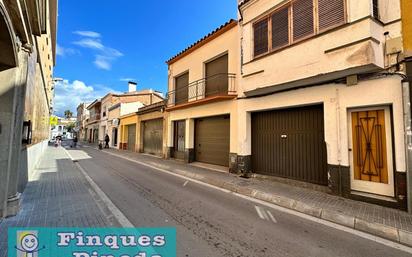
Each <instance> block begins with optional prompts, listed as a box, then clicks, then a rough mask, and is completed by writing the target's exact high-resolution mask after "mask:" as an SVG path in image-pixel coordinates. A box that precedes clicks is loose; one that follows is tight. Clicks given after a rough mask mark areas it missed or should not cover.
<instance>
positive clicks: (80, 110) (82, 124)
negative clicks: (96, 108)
mask: <svg viewBox="0 0 412 257" xmlns="http://www.w3.org/2000/svg"><path fill="white" fill-rule="evenodd" d="M88 105H89V104H88V103H81V104H79V106H77V123H76V131H77V138H78V140H80V141H87V123H86V122H87V120H88V119H89V116H90V113H89V110H87V106H88Z"/></svg>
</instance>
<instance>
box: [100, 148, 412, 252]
mask: <svg viewBox="0 0 412 257" xmlns="http://www.w3.org/2000/svg"><path fill="white" fill-rule="evenodd" d="M103 152H106V151H103ZM107 153H108V154H110V153H109V152H107ZM116 155H117V156H119V157H123V158H130V157H127V156H120V155H118V154H116ZM150 165H152V166H154V167H158V168H162V169H166V170H169V171H170V172H173V173H176V174H179V175H181V176H184V177H187V178H190V179H194V180H197V181H200V182H203V183H206V184H209V185H212V186H215V187H219V188H222V189H225V190H228V191H231V192H234V193H238V194H241V195H244V196H248V197H252V198H255V199H258V200H261V201H265V202H269V203H272V204H275V205H278V206H280V207H284V208H287V209H290V210H294V211H297V212H300V213H303V214H306V215H309V216H312V217H315V218H319V219H321V220H325V221H329V222H333V223H335V224H339V225H342V226H345V227H348V228H351V229H355V230H358V231H361V232H365V233H368V234H371V235H374V236H377V237H381V238H384V239H388V240H391V241H393V242H396V243H400V244H403V245H406V246H409V247H412V232H408V231H405V230H402V229H398V228H394V227H390V226H386V225H384V224H380V223H375V222H370V221H367V220H364V219H360V218H357V217H355V216H351V215H347V214H344V213H340V212H336V211H331V210H328V209H323V208H320V207H316V206H311V205H308V204H306V203H304V202H300V201H296V200H294V199H290V198H287V197H284V196H279V195H274V194H269V193H266V192H264V191H260V190H256V189H251V188H248V187H244V186H239V185H237V184H234V183H232V182H222V181H219V180H215V179H211V178H208V177H204V176H202V175H199V174H196V173H193V172H188V171H184V170H176V169H173V168H170V166H168V165H157V164H155V163H151V164H150Z"/></svg>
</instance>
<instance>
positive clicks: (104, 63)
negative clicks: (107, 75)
mask: <svg viewBox="0 0 412 257" xmlns="http://www.w3.org/2000/svg"><path fill="white" fill-rule="evenodd" d="M110 61H111V58H109V57H106V56H102V55H96V60H94V64H95V65H96V66H97V67H98V68H100V69H103V70H110V69H111V68H112V64H111V63H110Z"/></svg>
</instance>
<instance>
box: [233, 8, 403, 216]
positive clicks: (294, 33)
mask: <svg viewBox="0 0 412 257" xmlns="http://www.w3.org/2000/svg"><path fill="white" fill-rule="evenodd" d="M400 4H401V1H389V0H381V1H371V0H315V1H313V0H296V1H285V0H275V1H270V0H246V1H243V2H241V3H240V4H239V14H240V22H239V25H240V40H241V49H242V50H241V56H242V59H241V77H240V85H241V86H240V87H239V89H238V95H239V100H238V144H239V145H238V148H237V149H238V151H237V154H238V166H239V167H240V171H242V172H244V173H249V172H254V173H257V174H264V175H271V176H275V177H283V178H288V179H292V180H298V181H303V182H307V183H313V184H318V185H322V186H329V188H330V190H331V191H332V192H333V193H335V194H339V195H342V196H345V197H350V198H353V199H360V200H365V201H370V202H374V203H379V204H382V205H387V206H392V207H397V208H406V196H407V188H406V184H407V183H406V177H407V174H408V171H407V165H406V155H405V153H406V150H407V149H406V148H405V128H406V127H410V124H407V122H405V121H404V113H410V109H409V107H408V108H404V106H403V101H402V99H403V94H406V93H408V91H409V89H408V88H407V87H405V83H404V82H405V81H404V78H405V76H404V74H405V65H404V64H403V63H402V60H403V56H404V53H405V50H407V45H406V46H403V45H402V42H404V43H406V42H410V41H409V40H410V27H409V31H406V30H405V29H404V31H403V33H404V35H402V22H401V11H400V10H401V6H400ZM403 6H404V7H405V8H406V7H407V6H408V7H409V8H410V4H408V3H406V2H403ZM403 12H404V15H405V16H404V17H402V19H404V18H406V20H408V19H409V18H410V17H408V18H407V16H408V15H409V13H410V10H409V12H408V11H406V10H403ZM406 20H405V22H406ZM409 26H410V23H409ZM404 27H408V25H407V24H404ZM408 33H409V38H408V36H407V35H408ZM409 49H410V48H409Z"/></svg>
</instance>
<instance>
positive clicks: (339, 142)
mask: <svg viewBox="0 0 412 257" xmlns="http://www.w3.org/2000/svg"><path fill="white" fill-rule="evenodd" d="M335 97H336V127H337V129H336V138H337V148H338V175H339V195H340V196H342V191H343V190H342V169H341V163H342V152H341V138H340V100H339V89H338V88H337V89H336V96H335Z"/></svg>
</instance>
